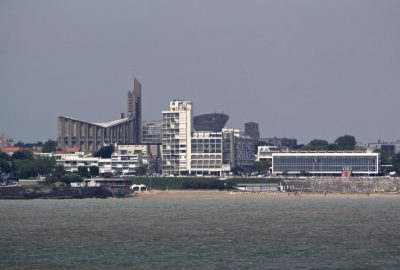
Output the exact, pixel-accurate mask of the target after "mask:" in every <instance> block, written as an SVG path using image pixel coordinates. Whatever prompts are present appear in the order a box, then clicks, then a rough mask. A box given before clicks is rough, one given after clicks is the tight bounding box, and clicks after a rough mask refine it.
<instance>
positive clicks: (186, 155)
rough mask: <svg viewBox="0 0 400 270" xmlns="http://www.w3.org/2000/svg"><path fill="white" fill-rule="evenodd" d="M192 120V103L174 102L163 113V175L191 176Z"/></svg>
mask: <svg viewBox="0 0 400 270" xmlns="http://www.w3.org/2000/svg"><path fill="white" fill-rule="evenodd" d="M192 119H193V112H192V102H191V101H181V100H173V101H171V102H170V108H169V110H168V111H163V112H162V125H163V130H162V170H163V174H166V175H185V174H190V164H191V134H192V122H193V120H192Z"/></svg>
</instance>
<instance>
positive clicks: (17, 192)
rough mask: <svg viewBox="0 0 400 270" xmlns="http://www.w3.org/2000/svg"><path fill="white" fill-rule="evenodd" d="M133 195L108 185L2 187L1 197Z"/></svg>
mask: <svg viewBox="0 0 400 270" xmlns="http://www.w3.org/2000/svg"><path fill="white" fill-rule="evenodd" d="M130 195H131V191H130V190H129V189H121V188H107V187H83V188H72V187H1V188H0V199H85V198H110V197H115V198H122V197H128V196H130Z"/></svg>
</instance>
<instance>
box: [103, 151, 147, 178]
mask: <svg viewBox="0 0 400 270" xmlns="http://www.w3.org/2000/svg"><path fill="white" fill-rule="evenodd" d="M142 166H143V159H142V155H141V154H134V155H117V154H113V155H112V156H111V170H112V172H113V173H114V174H116V175H136V174H137V173H138V170H139V168H140V167H142Z"/></svg>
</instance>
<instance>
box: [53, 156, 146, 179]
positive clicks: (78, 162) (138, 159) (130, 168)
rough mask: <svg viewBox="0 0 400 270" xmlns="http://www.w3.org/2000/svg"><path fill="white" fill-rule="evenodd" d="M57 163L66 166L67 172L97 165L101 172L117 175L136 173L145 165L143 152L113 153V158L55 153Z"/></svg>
mask: <svg viewBox="0 0 400 270" xmlns="http://www.w3.org/2000/svg"><path fill="white" fill-rule="evenodd" d="M54 157H55V159H56V163H57V165H61V166H63V167H64V170H65V171H67V172H78V168H79V167H91V166H95V167H98V168H99V173H100V174H104V173H113V174H116V175H135V174H136V173H137V170H138V169H139V168H140V167H141V166H143V165H144V164H143V159H142V155H141V154H133V155H130V154H127V155H119V154H113V155H112V156H111V158H97V157H91V156H90V157H89V156H84V154H83V153H81V152H77V153H75V154H54Z"/></svg>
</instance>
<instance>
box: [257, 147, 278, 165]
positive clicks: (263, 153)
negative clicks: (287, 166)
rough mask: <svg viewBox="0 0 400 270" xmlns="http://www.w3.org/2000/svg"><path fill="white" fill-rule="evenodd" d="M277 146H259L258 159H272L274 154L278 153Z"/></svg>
mask: <svg viewBox="0 0 400 270" xmlns="http://www.w3.org/2000/svg"><path fill="white" fill-rule="evenodd" d="M277 152H279V151H278V147H277V146H259V147H258V150H257V161H265V160H272V154H273V153H277Z"/></svg>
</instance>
